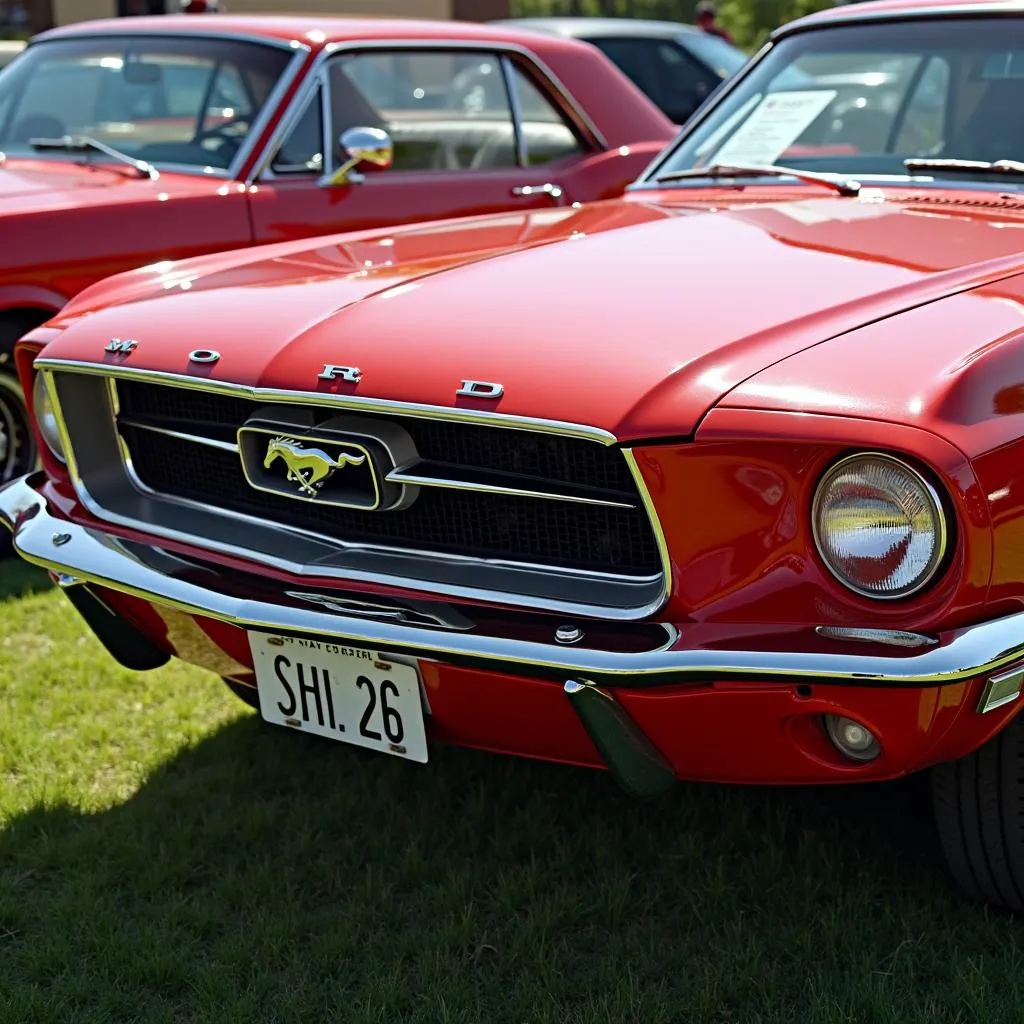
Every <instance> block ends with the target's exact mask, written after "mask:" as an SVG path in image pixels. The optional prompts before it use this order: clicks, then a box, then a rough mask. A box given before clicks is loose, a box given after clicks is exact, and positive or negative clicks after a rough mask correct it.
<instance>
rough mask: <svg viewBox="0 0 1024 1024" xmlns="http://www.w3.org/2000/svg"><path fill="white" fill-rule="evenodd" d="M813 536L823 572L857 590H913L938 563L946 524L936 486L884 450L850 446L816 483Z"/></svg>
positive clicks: (891, 593) (884, 594)
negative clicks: (853, 449)
mask: <svg viewBox="0 0 1024 1024" xmlns="http://www.w3.org/2000/svg"><path fill="white" fill-rule="evenodd" d="M811 528H812V532H813V535H814V543H815V545H816V547H817V549H818V554H819V556H820V557H821V560H822V561H823V562H824V563H825V566H826V567H827V568H828V570H829V572H831V573H832V575H833V576H835V577H836V579H838V580H839V582H840V583H842V584H843V586H845V587H847V588H848V589H849V590H852V591H853V592H854V593H856V594H859V595H860V596H862V597H870V598H874V599H875V600H894V599H897V598H904V597H909V596H911V595H912V594H916V593H918V592H919V591H921V590H922V589H923V588H924V587H926V586H927V585H928V583H930V582H931V581H932V580H933V579H934V578H935V575H936V573H937V572H938V571H939V569H940V567H941V566H942V563H943V560H944V557H945V554H946V547H947V537H948V530H947V527H946V517H945V513H944V512H943V507H942V501H941V499H940V498H939V495H938V493H937V492H936V490H935V488H934V487H933V486H932V485H931V484H930V483H929V482H928V481H927V480H926V479H925V478H924V476H922V474H921V473H920V472H918V471H917V470H916V469H915V468H914V467H913V466H911V465H909V464H908V463H906V462H904V461H903V460H902V459H899V458H897V457H896V456H894V455H889V454H887V453H884V452H873V451H866V452H857V453H855V454H852V455H848V456H846V457H845V458H842V459H840V460H839V461H838V462H836V463H834V464H833V465H832V466H831V467H830V468H829V469H828V470H827V471H826V472H825V474H824V475H823V476H822V478H821V480H820V481H819V482H818V486H817V489H816V490H815V494H814V501H813V503H812V507H811Z"/></svg>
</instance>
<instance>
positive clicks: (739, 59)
mask: <svg viewBox="0 0 1024 1024" xmlns="http://www.w3.org/2000/svg"><path fill="white" fill-rule="evenodd" d="M679 44H680V46H682V47H683V48H684V49H686V50H689V51H690V53H692V54H694V55H695V56H696V57H697V59H698V60H700V61H701V62H703V63H704V64H707V66H708V67H709V68H711V70H712V71H714V72H715V74H717V75H718V76H719V77H720V78H722V79H726V78H728V77H729V76H730V75H733V74H735V73H736V72H737V71H739V69H740V68H741V67H743V65H744V64H746V62H747V55H746V54H745V53H744V52H743V51H742V50H741V49H739V48H738V47H736V46H733V45H732V43H727V42H726V41H725V40H724V39H722V38H721V37H720V36H714V35H712V34H711V33H710V32H688V33H687V34H686V35H685V36H682V37H681V38H680V39H679Z"/></svg>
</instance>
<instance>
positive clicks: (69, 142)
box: [28, 135, 160, 181]
mask: <svg viewBox="0 0 1024 1024" xmlns="http://www.w3.org/2000/svg"><path fill="white" fill-rule="evenodd" d="M28 144H29V145H30V146H31V147H32V148H33V149H38V150H39V151H40V152H44V151H46V150H48V149H60V150H63V151H64V152H65V153H88V152H96V153H105V154H106V155H107V156H109V157H110V158H111V159H113V160H117V161H119V162H120V163H123V164H127V165H128V166H129V167H134V168H135V170H137V171H138V172H139V174H140V175H141V176H142V177H143V178H149V179H150V180H151V181H156V179H157V178H159V177H160V172H159V171H158V170H157V169H156V168H155V167H154V166H153V165H152V164H147V163H146V161H145V160H136V159H135V157H133V156H129V155H128V154H127V153H122V152H121V150H119V149H114V147H113V146H108V145H107V144H106V143H105V142H100V141H99V139H93V138H90V137H89V136H88V135H65V136H64V137H63V138H60V139H29V142H28Z"/></svg>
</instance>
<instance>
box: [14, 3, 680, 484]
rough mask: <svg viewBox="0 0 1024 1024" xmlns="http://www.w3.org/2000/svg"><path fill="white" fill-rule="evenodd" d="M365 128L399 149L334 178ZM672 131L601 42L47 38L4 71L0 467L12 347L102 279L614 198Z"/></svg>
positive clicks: (304, 26)
mask: <svg viewBox="0 0 1024 1024" xmlns="http://www.w3.org/2000/svg"><path fill="white" fill-rule="evenodd" d="M492 78H493V79H495V80H497V81H500V82H501V83H502V88H500V89H498V90H494V89H490V88H483V87H482V86H481V85H480V84H479V83H481V82H483V81H486V80H489V79H492ZM467 82H469V83H470V84H472V83H474V82H475V83H477V85H476V87H470V88H467V87H466V83H467ZM355 128H371V129H376V134H377V137H378V138H380V133H381V132H386V133H387V136H388V139H387V142H388V143H389V144H390V146H391V147H392V154H393V164H392V166H391V169H390V170H388V171H387V172H386V173H383V174H381V173H378V174H374V175H367V176H365V179H363V180H360V179H361V178H362V176H361V175H358V174H357V175H348V176H347V177H346V178H345V180H344V181H341V180H339V179H338V177H337V172H338V170H339V167H340V165H341V164H342V161H343V160H344V155H343V154H342V153H341V152H340V149H339V143H338V140H339V138H340V136H341V135H342V134H343V133H345V132H346V130H351V129H355ZM674 130H675V129H674V127H673V125H672V124H671V122H670V121H669V120H668V119H667V118H666V117H665V116H664V115H663V114H662V113H661V112H660V111H659V110H658V109H657V108H656V107H655V106H654V105H653V104H652V103H651V102H650V101H649V100H648V99H647V97H646V96H645V95H644V94H643V93H642V92H641V91H640V90H639V89H638V88H637V87H636V86H635V85H633V83H632V82H631V81H630V80H629V79H628V78H627V77H626V76H625V75H623V74H622V73H621V72H620V71H619V70H618V69H617V68H616V67H615V65H614V64H612V63H611V61H609V60H607V59H606V58H605V57H604V56H603V55H602V54H601V53H600V52H599V51H598V50H597V49H595V48H594V47H591V46H588V45H586V44H583V43H578V42H575V41H573V40H569V39H562V38H559V37H555V36H543V35H540V34H535V33H527V32H522V31H519V30H517V29H514V28H509V27H507V26H501V25H490V26H478V25H468V24H460V23H457V22H440V21H438V22H428V21H423V22H414V21H399V20H394V21H391V20H365V21H359V20H342V19H316V20H314V19H309V18H306V19H303V18H243V17H230V16H220V17H217V18H198V19H193V18H183V19H175V18H166V17H164V18H133V19H131V20H130V23H129V22H124V21H117V22H112V21H107V22H92V23H86V24H82V25H78V26H74V27H71V28H65V29H59V30H56V31H53V32H49V33H45V34H43V35H41V36H39V37H37V40H36V41H35V42H34V43H33V44H32V45H31V46H30V47H29V48H28V50H27V52H26V53H25V54H24V55H23V56H21V57H20V58H18V59H17V60H16V61H15V62H14V63H12V64H11V65H10V66H9V67H8V68H6V69H5V71H4V73H3V74H2V76H0V153H2V154H3V156H2V157H0V232H2V236H3V240H4V245H3V249H2V253H0V482H2V481H4V480H7V479H10V478H11V477H13V476H15V475H17V474H18V473H21V472H24V471H25V470H26V469H28V468H29V467H30V466H31V465H32V464H33V462H34V459H35V453H34V448H33V445H32V441H31V433H30V431H29V430H28V428H27V422H26V419H25V406H24V401H23V396H22V394H21V392H20V390H19V389H18V385H17V381H16V378H15V376H14V373H13V365H12V364H11V361H10V353H11V351H12V348H13V345H14V342H15V341H16V340H17V338H18V337H20V336H21V335H22V334H24V333H25V331H27V330H28V329H30V328H31V327H33V326H35V325H36V324H39V323H41V322H43V321H44V320H47V319H48V318H49V317H50V316H51V315H52V314H53V313H54V312H56V311H57V310H58V309H60V308H61V307H62V306H63V305H64V303H65V302H67V300H68V299H69V298H71V296H73V295H74V294H75V293H77V292H78V291H80V290H81V289H82V288H84V287H86V286H87V285H89V284H92V283H93V282H95V281H97V280H99V279H100V278H102V277H106V276H107V275H110V274H114V273H117V272H119V271H123V270H128V269H131V268H134V267H139V266H143V265H147V264H151V263H156V262H160V261H163V260H171V259H178V258H181V257H186V256H194V255H198V254H201V253H205V252H210V251H216V250H224V249H233V248H238V247H240V246H247V245H251V244H253V243H260V242H274V241H284V240H288V239H292V238H299V237H306V236H309V235H317V234H322V233H328V232H333V231H338V230H347V229H356V228H367V227H386V226H389V225H392V224H398V223H403V222H408V221H418V220H430V219H435V218H439V217H448V216H457V215H462V214H472V213H486V212H496V211H503V210H516V211H519V210H527V209H534V208H545V207H550V206H553V205H565V204H569V203H572V202H575V201H583V200H590V199H597V198H602V197H607V196H611V195H614V194H617V193H619V192H621V191H622V189H623V188H624V187H625V185H626V184H628V183H629V182H630V181H631V180H633V179H634V178H635V177H636V176H637V175H638V174H639V172H640V171H641V170H642V169H643V167H644V166H645V165H646V164H647V163H648V162H649V161H650V160H651V158H652V157H653V156H654V155H655V154H656V153H657V152H658V151H659V150H660V149H661V148H662V146H663V145H664V143H665V142H667V141H668V140H669V139H670V138H671V137H672V135H673V133H674ZM364 137H365V133H364Z"/></svg>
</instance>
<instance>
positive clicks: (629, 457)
mask: <svg viewBox="0 0 1024 1024" xmlns="http://www.w3.org/2000/svg"><path fill="white" fill-rule="evenodd" d="M55 408H59V406H56V407H55ZM57 418H58V419H60V416H59V415H58V417H57ZM622 454H623V456H624V458H625V460H626V464H627V465H628V466H629V471H630V472H631V473H632V474H633V482H634V483H635V484H636V492H637V494H639V495H640V500H641V501H642V502H643V504H644V510H645V511H646V512H647V520H648V522H649V523H650V524H651V529H652V530H653V531H654V543H655V544H657V546H658V556H659V559H660V561H661V578H662V593H661V599H660V600H659V602H658V608H659V609H660V608H661V607H662V606H663V605H664V604H665V602H666V601H667V600H668V599H669V596H670V595H671V593H672V554H671V552H670V551H669V549H668V541H667V540H665V531H664V530H663V529H662V528H661V519H660V518H659V516H658V510H657V509H656V508H655V507H654V500H653V499H652V498H651V492H650V491H649V490H648V489H647V482H646V481H645V480H644V475H643V473H641V472H640V467H639V466H638V465H637V461H636V455H635V454H634V453H633V449H632V448H623V449H622Z"/></svg>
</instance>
